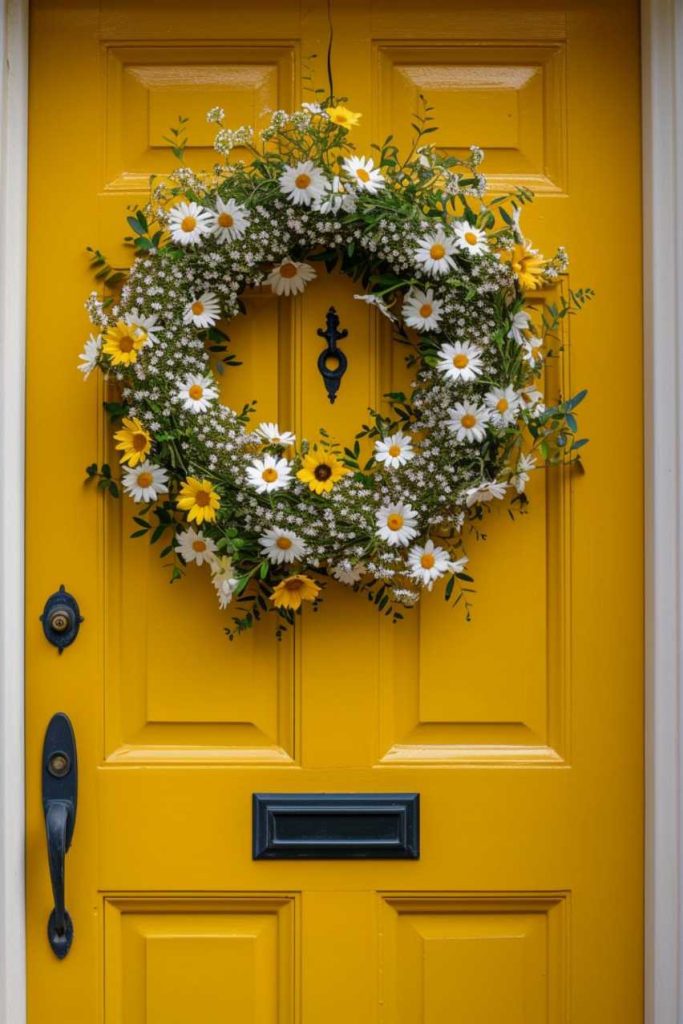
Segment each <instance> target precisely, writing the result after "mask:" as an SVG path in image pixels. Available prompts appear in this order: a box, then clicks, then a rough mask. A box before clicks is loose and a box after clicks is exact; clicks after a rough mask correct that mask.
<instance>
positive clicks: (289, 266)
mask: <svg viewBox="0 0 683 1024" xmlns="http://www.w3.org/2000/svg"><path fill="white" fill-rule="evenodd" d="M280 277H296V266H295V264H294V263H283V264H282V266H281V267H280Z"/></svg>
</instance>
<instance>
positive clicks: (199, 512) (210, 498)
mask: <svg viewBox="0 0 683 1024" xmlns="http://www.w3.org/2000/svg"><path fill="white" fill-rule="evenodd" d="M176 504H177V506H178V508H179V509H182V511H183V512H187V518H188V521H189V522H191V523H192V522H196V523H197V524H199V525H201V524H202V523H204V522H207V523H213V522H214V520H215V519H216V509H219V508H220V507H221V499H220V498H219V496H218V493H217V492H216V491H215V490H214V487H213V484H212V483H211V481H210V480H198V479H197V478H196V477H195V476H188V478H187V480H186V481H185V483H184V484H183V486H182V487H181V488H180V493H179V494H178V500H177V502H176Z"/></svg>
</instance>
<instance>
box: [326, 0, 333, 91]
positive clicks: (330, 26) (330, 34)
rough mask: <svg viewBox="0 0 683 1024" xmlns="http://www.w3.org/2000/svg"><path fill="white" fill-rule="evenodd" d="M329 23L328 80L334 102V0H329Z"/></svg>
mask: <svg viewBox="0 0 683 1024" xmlns="http://www.w3.org/2000/svg"><path fill="white" fill-rule="evenodd" d="M327 24H328V26H329V35H328V42H327V82H328V85H329V87H330V103H334V80H333V78H332V43H333V41H334V28H333V26H332V0H327Z"/></svg>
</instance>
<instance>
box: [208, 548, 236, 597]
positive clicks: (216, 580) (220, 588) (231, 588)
mask: <svg viewBox="0 0 683 1024" xmlns="http://www.w3.org/2000/svg"><path fill="white" fill-rule="evenodd" d="M211 565H212V573H211V582H212V583H213V585H214V587H215V588H216V594H217V595H218V605H219V607H220V608H227V607H228V605H229V604H230V602H231V601H232V595H233V593H234V592H235V589H236V587H237V584H238V583H239V580H238V579H237V576H236V575H235V570H234V568H233V565H232V560H231V559H230V558H229V557H228V556H227V555H222V556H221V557H220V558H216V559H214V561H213V562H212V563H211Z"/></svg>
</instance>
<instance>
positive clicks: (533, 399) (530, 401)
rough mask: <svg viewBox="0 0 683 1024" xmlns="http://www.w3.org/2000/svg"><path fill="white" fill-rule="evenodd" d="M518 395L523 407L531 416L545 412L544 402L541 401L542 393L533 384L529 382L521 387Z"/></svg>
mask: <svg viewBox="0 0 683 1024" xmlns="http://www.w3.org/2000/svg"><path fill="white" fill-rule="evenodd" d="M519 397H520V399H521V401H522V405H523V407H524V408H525V409H526V410H527V412H530V413H531V415H532V416H542V415H543V413H544V412H545V404H544V402H543V394H542V393H541V392H540V391H539V390H538V388H536V387H534V385H533V384H529V385H528V387H525V388H522V390H521V391H520V393H519Z"/></svg>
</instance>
